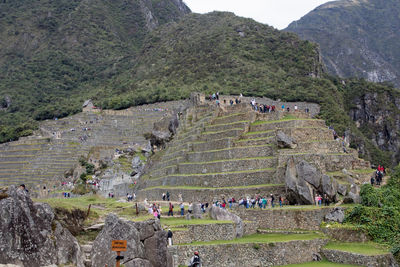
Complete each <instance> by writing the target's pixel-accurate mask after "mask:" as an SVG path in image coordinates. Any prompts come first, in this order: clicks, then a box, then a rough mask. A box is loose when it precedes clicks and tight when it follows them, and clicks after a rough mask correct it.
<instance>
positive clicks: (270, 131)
mask: <svg viewBox="0 0 400 267" xmlns="http://www.w3.org/2000/svg"><path fill="white" fill-rule="evenodd" d="M272 132H275V130H268V131H255V132H247V133H245V134H243V135H244V136H249V135H256V134H264V133H272Z"/></svg>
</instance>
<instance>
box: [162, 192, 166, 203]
mask: <svg viewBox="0 0 400 267" xmlns="http://www.w3.org/2000/svg"><path fill="white" fill-rule="evenodd" d="M165 197H166V195H165V193H162V200H163V201H165Z"/></svg>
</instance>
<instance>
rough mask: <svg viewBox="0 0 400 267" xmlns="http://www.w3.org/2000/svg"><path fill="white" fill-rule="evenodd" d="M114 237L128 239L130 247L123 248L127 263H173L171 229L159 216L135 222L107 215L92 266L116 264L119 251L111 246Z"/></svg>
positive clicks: (131, 266) (137, 266) (140, 266)
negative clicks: (165, 228) (165, 227)
mask: <svg viewBox="0 0 400 267" xmlns="http://www.w3.org/2000/svg"><path fill="white" fill-rule="evenodd" d="M112 240H127V251H126V252H122V254H121V255H122V256H124V259H123V261H122V262H123V263H124V265H125V266H126V267H158V266H159V267H161V266H162V267H164V266H167V267H169V266H171V258H170V256H169V254H168V251H167V233H166V232H165V231H163V230H162V229H161V226H160V222H159V221H158V220H154V219H152V220H148V221H145V222H132V221H126V220H122V219H120V218H118V217H117V216H116V215H115V214H110V215H108V216H107V218H106V221H105V225H104V227H103V230H102V231H101V232H100V233H99V235H98V236H97V238H96V240H95V241H94V244H93V249H92V266H104V265H105V264H108V266H113V265H114V264H115V256H116V253H115V252H112V251H111V250H110V246H111V241H112Z"/></svg>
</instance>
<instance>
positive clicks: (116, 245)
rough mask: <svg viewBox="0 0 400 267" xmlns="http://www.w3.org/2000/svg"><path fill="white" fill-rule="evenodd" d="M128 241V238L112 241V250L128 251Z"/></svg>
mask: <svg viewBox="0 0 400 267" xmlns="http://www.w3.org/2000/svg"><path fill="white" fill-rule="evenodd" d="M126 246H127V242H126V240H113V241H111V250H112V251H126Z"/></svg>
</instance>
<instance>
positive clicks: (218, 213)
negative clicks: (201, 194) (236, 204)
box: [209, 205, 244, 238]
mask: <svg viewBox="0 0 400 267" xmlns="http://www.w3.org/2000/svg"><path fill="white" fill-rule="evenodd" d="M209 212H210V217H211V218H212V219H214V220H218V221H232V222H234V223H235V225H236V238H239V237H242V236H243V231H244V230H243V221H242V219H240V217H239V216H237V215H236V214H233V213H231V212H229V211H228V210H226V209H223V208H220V207H217V206H214V205H212V206H211V208H210V209H209Z"/></svg>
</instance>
